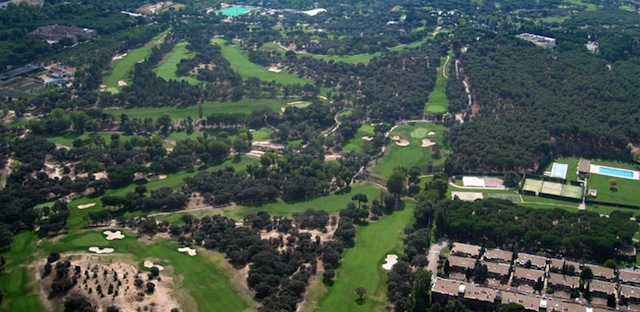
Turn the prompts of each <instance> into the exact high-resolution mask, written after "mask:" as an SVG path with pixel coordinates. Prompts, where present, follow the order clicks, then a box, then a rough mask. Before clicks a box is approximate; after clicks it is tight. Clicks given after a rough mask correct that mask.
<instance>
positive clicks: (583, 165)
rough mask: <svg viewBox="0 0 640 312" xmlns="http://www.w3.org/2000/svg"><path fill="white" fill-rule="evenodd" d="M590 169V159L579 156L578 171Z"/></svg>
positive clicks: (584, 171) (588, 170) (582, 171)
mask: <svg viewBox="0 0 640 312" xmlns="http://www.w3.org/2000/svg"><path fill="white" fill-rule="evenodd" d="M590 171H591V160H589V159H584V158H580V160H578V172H580V173H589V172H590Z"/></svg>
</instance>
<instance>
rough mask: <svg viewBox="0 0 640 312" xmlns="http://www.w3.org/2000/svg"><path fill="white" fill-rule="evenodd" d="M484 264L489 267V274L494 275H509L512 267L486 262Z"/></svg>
mask: <svg viewBox="0 0 640 312" xmlns="http://www.w3.org/2000/svg"><path fill="white" fill-rule="evenodd" d="M482 264H484V265H486V266H487V271H489V273H494V274H499V275H508V274H509V268H511V266H510V265H508V264H504V263H495V262H488V261H485V262H483V263H482Z"/></svg>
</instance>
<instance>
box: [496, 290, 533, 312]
mask: <svg viewBox="0 0 640 312" xmlns="http://www.w3.org/2000/svg"><path fill="white" fill-rule="evenodd" d="M501 295H502V297H501V299H502V301H501V302H500V303H505V304H506V303H516V304H519V305H521V306H523V307H524V309H525V310H527V311H531V312H534V311H535V312H538V311H540V301H541V299H540V298H538V297H536V296H533V295H524V294H519V293H515V292H510V291H505V292H502V293H501Z"/></svg>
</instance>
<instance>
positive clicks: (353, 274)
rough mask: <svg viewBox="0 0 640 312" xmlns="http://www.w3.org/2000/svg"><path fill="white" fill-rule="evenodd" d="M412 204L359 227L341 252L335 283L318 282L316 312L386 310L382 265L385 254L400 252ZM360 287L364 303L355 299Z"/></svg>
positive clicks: (409, 203)
mask: <svg viewBox="0 0 640 312" xmlns="http://www.w3.org/2000/svg"><path fill="white" fill-rule="evenodd" d="M414 207H415V202H413V201H408V202H407V203H406V207H405V209H404V210H402V211H396V212H394V213H393V214H392V215H390V216H384V217H382V218H380V220H378V221H376V222H375V223H371V224H368V225H366V226H358V228H357V235H356V243H355V246H354V247H353V248H349V249H347V250H346V251H345V252H344V254H343V258H342V262H341V265H340V268H339V269H338V270H336V278H335V283H334V284H333V285H332V286H331V287H329V288H327V287H326V286H324V285H323V284H322V283H319V284H318V285H317V287H318V288H320V289H319V290H314V291H313V293H314V294H315V295H316V296H318V297H317V298H320V299H319V300H318V301H316V302H318V307H317V309H316V310H317V311H332V312H333V311H385V306H386V303H387V291H386V289H387V287H386V280H387V274H386V273H387V271H385V270H384V269H382V267H381V266H382V264H383V263H384V259H385V257H386V255H387V254H398V255H400V254H402V252H403V244H402V240H403V239H404V232H403V230H404V228H405V227H407V226H408V225H409V224H411V223H412V222H413V210H414ZM360 286H362V287H364V288H365V289H366V290H367V294H366V296H365V297H366V300H365V302H364V303H363V304H358V303H357V302H356V299H357V296H356V293H355V289H356V288H358V287H360ZM310 292H311V291H310ZM308 299H309V300H310V301H313V300H314V299H315V298H308ZM312 305H313V302H309V308H315V307H312ZM309 310H310V309H309Z"/></svg>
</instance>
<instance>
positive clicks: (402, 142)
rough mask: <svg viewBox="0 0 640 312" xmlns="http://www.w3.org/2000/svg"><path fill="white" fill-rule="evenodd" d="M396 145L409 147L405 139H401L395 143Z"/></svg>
mask: <svg viewBox="0 0 640 312" xmlns="http://www.w3.org/2000/svg"><path fill="white" fill-rule="evenodd" d="M396 145H398V146H409V141H407V140H405V139H402V140H400V141H398V142H396Z"/></svg>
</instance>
